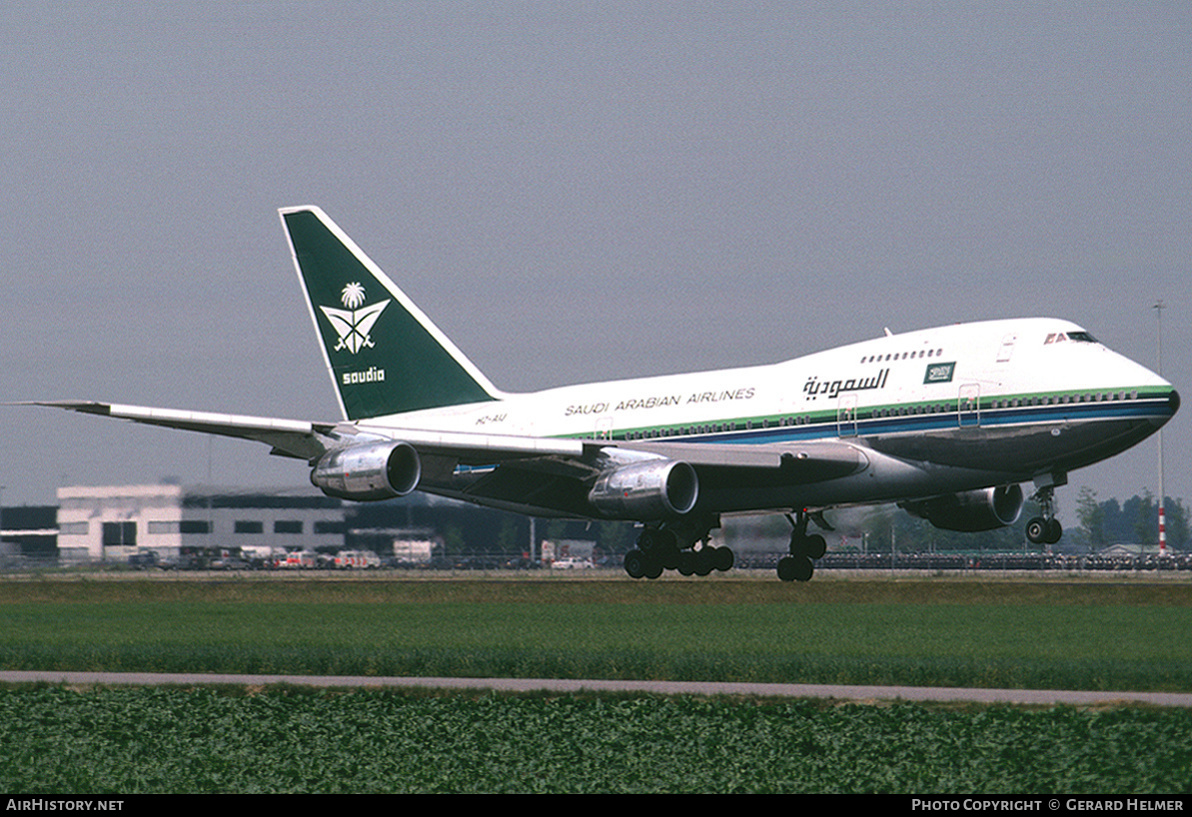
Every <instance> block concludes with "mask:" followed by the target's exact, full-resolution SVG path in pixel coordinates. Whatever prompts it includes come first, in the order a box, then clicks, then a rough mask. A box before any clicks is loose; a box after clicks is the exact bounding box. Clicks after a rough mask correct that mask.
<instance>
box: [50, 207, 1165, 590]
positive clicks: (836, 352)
mask: <svg viewBox="0 0 1192 817" xmlns="http://www.w3.org/2000/svg"><path fill="white" fill-rule="evenodd" d="M280 215H281V220H282V224H283V226H284V228H285V232H286V235H287V236H288V238H289V244H290V249H291V251H292V254H293V259H294V265H295V267H296V269H297V271H298V276H299V280H300V282H301V283H302V291H303V294H304V295H305V297H306V301H307V306H308V307H309V310H310V316H311V319H312V321H313V322H314V326H315V332H316V334H317V335H318V337H319V339H320V341H321V346H322V350H323V358H324V361H325V363H326V365H327V370H328V372H329V373H330V375H331V381H332V383H333V384H334V386H335V392H336V395H337V397H338V400H339V405H340V408H341V410H342V417H341V418H340V419H338V420H329V421H327V422H312V421H304V420H301V421H300V420H282V419H272V418H261V417H242V416H231V415H221V414H210V413H203V412H187V411H175V410H169V409H158V408H145V407H139V406H128V405H119V404H114V403H98V402H90V401H56V402H42V403H39V405H49V406H57V407H61V408H66V409H71V410H75V411H82V412H88V413H92V414H100V415H105V416H110V417H117V418H122V419H126V420H132V421H135V422H139V423H149V424H152V425H159V426H168V427H171V428H180V429H188V430H192V431H201V432H205V433H208V434H219V435H224V436H230V437H239V438H243V439H249V440H256V441H258V442H263V443H266V444H267V445H269V446H271V447H272V449H273V453H275V454H282V455H286V456H290V457H295V458H297V459H300V460H304V461H305V462H306V463H307V464H308V466H309V467H310V469H311V470H310V479H311V481H312V482H313V483H314V484H315V485H316V486H318V487H319V488H320V489H322V490H323V492H324V493H326V494H328V495H331V496H335V497H342V498H345V499H349V500H357V501H368V500H383V499H388V498H391V497H400V496H405V495H406V494H409V493H410V492H412V491H415V490H421V491H427V492H429V493H433V494H438V495H441V496H446V497H452V498H455V499H460V500H465V501H468V502H474V503H477V504H481V505H487V506H491V507H495V508H502V509H506V510H512V511H518V512H522V513H526V514H531V515H534V516H540V517H567V518H586V519H613V520H625V521H632V522H636V523H639V524H640V525H641V527H642V530H641V534H640V536H639V538H638V540H637V546H636V547H635V548H634V549H632V550H631V551H630V552H629V553H628V554H627V555H626V557H625V570H626V571H627V572H628V573H629V575H631V576H633V577H635V578H639V577H651V578H653V577H657V576H659V575H660V574H661V573H662V571H663V570H666V569H675V570H680V571H682V572H684V573H687V574H690V573H698V574H706V573H708V572H710V571H712V570H728V569H730V568H731V567H732V564H733V554H732V552H731V551H730V550H728V549H727V548H724V547H712V546H711V545H710V536H711V531H713V530H714V529H716V528H718V527H719V526H720V524H721V519H722V518H723V517H725V516H728V515H732V514H758V513H782V514H786V515H787V517H788V518H789V519H790V520H791V522H792V527H793V531H792V533H791V539H790V555H789V556H786V557H784V558H783V559H782V560H781V561H780V563H779V566H778V576H779V578H780V579H782V580H784V581H791V580H798V581H806V580H808V579H810V578H811V575H812V572H813V570H814V560H816V559H818V558H820V557H821V556H823V554H824V550H825V542H824V538H823V537H822V536H821V535H818V534H815V533H810V532H809V524H810V523H811V522H813V521H814V522H816V524H817V525H821V524H823V516H822V512H823V511H825V510H827V509H830V508H833V507H841V506H849V505H864V504H882V503H897V504H898V505H900V506H901V507H902V508H904V509H905V510H907V511H909V512H910V513H912V514H914V515H916V516H920V517H923V518H925V519H928V520H930V521H931V522H932V523H933V524H935V525H936V526H938V527H940V528H945V529H948V530H956V531H978V530H986V529H992V528H995V527H999V526H1003V525H1008V524H1012V523H1014V522H1015V521H1017V519H1018V517H1019V515H1020V513H1021V510H1022V507H1023V504H1024V501H1025V494H1024V491H1023V489H1022V485H1024V484H1026V485H1028V486H1029V487H1028V490H1030V491H1031V493H1032V494H1033V497H1034V499H1035V500H1037V501H1038V503H1039V505H1040V507H1041V509H1042V514H1041V515H1040V516H1039V517H1037V518H1035V519H1032V520H1030V521H1029V522H1028V523H1027V526H1026V535H1027V537H1028V538H1029V539H1030V540H1031V541H1032V542H1035V543H1043V542H1055V541H1058V539H1059V538H1060V536H1061V533H1062V532H1061V529H1060V524H1059V522H1058V521H1057V520H1056V519H1055V517H1054V512H1053V492H1054V490H1055V488H1056V487H1058V486H1061V485H1064V484H1065V483H1066V482H1067V481H1068V474H1069V472H1071V471H1073V470H1075V469H1077V468H1081V467H1083V466H1086V465H1090V464H1091V463H1095V462H1098V461H1099V460H1103V459H1105V458H1107V457H1111V456H1113V455H1115V454H1117V453H1119V452H1122V451H1125V450H1126V449H1127V448H1130V447H1131V446H1133V445H1135V444H1137V443H1139V442H1140V441H1142V440H1143V439H1145V438H1146V437H1148V436H1150V435H1151V434H1153V433H1154V432H1155V431H1157V430H1158V429H1159V428H1160V427H1161V426H1162V425H1163V424H1164V423H1166V422H1167V421H1168V420H1170V419H1171V418H1172V417H1173V416H1174V415H1175V413H1176V411H1177V410H1178V408H1179V402H1180V400H1179V394H1178V393H1177V392H1176V390H1175V389H1174V388H1173V387H1172V385H1171V384H1170V383H1168V382H1167V381H1166V380H1164V379H1163V378H1161V377H1159V376H1158V375H1157V374H1155V373H1154V372H1152V371H1149V370H1148V369H1146V368H1144V367H1143V366H1140V365H1139V364H1137V363H1134V362H1133V361H1130V360H1128V359H1126V358H1125V357H1122V356H1121V355H1118V354H1116V353H1114V352H1112V351H1110V350H1109V349H1107V348H1106V347H1105V346H1103V345H1102V344H1101V343H1099V342H1097V340H1095V339H1094V338H1093V337H1092V335H1090V334H1089V333H1088V332H1087V331H1085V330H1084V329H1082V328H1081V327H1079V326H1077V325H1075V324H1073V323H1070V322H1068V321H1064V320H1058V319H1054V318H1029V319H1021V320H1000V321H986V322H981V323H969V324H957V325H953V326H946V327H940V328H936V329H925V330H922V331H915V332H907V333H905V334H890V333H887V334H886V335H885V336H884V337H879V338H876V339H874V340H866V341H861V342H859V343H854V344H852V345H849V346H844V347H841V348H838V349H831V350H828V351H823V352H817V353H815V354H811V355H807V356H805V357H800V358H796V359H794V360H788V361H785V362H782V363H774V364H772V365H766V366H754V367H750V368H742V369H728V370H723V371H709V372H697V373H692V374H681V375H670V376H665V377H654V378H641V379H633V380H618V381H610V382H604V383H591V384H586V385H577V386H567V387H562V388H554V389H548V390H545V391H539V392H534V393H529V394H511V393H507V392H504V391H501V390H500V389H498V388H496V387H495V386H494V385H493V384H492V383H491V382H489V380H488V379H487V378H486V377H485V376H484V375H483V374H482V373H481V372H480V371H479V370H478V369H477V368H476V366H474V365H473V364H472V362H471V361H469V360H468V359H467V357H465V356H464V355H463V353H462V352H460V350H459V349H457V348H456V347H455V345H454V344H453V343H452V342H451V341H450V340H449V339H448V338H447V337H446V336H444V335H443V333H442V332H440V331H439V329H438V328H437V327H436V326H435V325H434V324H433V323H432V322H431V321H430V319H429V318H427V316H426V315H424V314H423V313H422V311H421V310H419V309H418V307H417V306H415V305H414V304H413V303H412V302H411V301H410V299H409V298H407V297H406V295H405V293H403V292H402V291H401V289H399V288H398V286H397V285H396V284H395V283H394V282H393V281H392V280H390V278H389V277H388V276H387V275H386V274H385V273H384V272H382V271H381V270H380V269H379V268H378V267H377V265H376V264H374V263H373V262H372V260H370V259H369V258H368V256H367V255H365V254H364V252H362V251H361V250H360V248H359V247H357V246H356V244H355V243H353V242H352V240H351V239H350V238H348V236H347V235H345V234H344V233H343V231H341V230H340V229H339V227H338V226H336V225H335V224H334V223H333V222H332V221H331V219H329V218H328V217H327V216H326V215H325V214H324V213H323V212H322V211H321V210H319V209H318V208H316V207H293V208H285V209H282V210H281V211H280Z"/></svg>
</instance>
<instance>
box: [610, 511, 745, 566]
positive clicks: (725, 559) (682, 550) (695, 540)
mask: <svg viewBox="0 0 1192 817" xmlns="http://www.w3.org/2000/svg"><path fill="white" fill-rule="evenodd" d="M712 527H713V526H712V525H711V524H709V525H703V526H699V527H696V528H688V529H683V528H672V527H654V526H647V527H645V528H643V529H642V532H641V535H640V536H639V537H638V538H637V547H635V548H633V549H632V550H630V551H629V552H628V553H626V554H625V572H626V573H628V574H629V575H630V576H632V577H633V578H635V579H641V578H647V579H657V578H658V577H659V576H661V575H662V571H664V570H677V571H679V572H680V573H682V574H683V575H684V576H692V575H694V576H707V575H708V574H710V573H712V571H714V570H721V571H726V570H732V568H733V562H734V561H735V557H734V556H733V552H732V550H730V549H729V548H727V547H714V546H713V545H712V544H711V543H710V541H709V540H710V539H711V529H712Z"/></svg>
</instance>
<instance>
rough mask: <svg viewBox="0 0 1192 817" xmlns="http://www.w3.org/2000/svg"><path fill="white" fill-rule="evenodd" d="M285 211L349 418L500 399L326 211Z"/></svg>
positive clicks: (297, 262)
mask: <svg viewBox="0 0 1192 817" xmlns="http://www.w3.org/2000/svg"><path fill="white" fill-rule="evenodd" d="M279 212H280V214H281V220H282V224H283V226H284V227H285V229H286V235H287V236H288V238H289V242H290V251H291V253H292V254H293V256H294V266H295V267H296V268H297V270H298V277H299V278H300V279H301V280H302V287H303V292H304V293H305V295H306V302H307V306H308V307H309V308H310V314H311V319H312V320H313V321H314V323H315V331H316V332H317V333H318V336H319V340H320V341H321V342H322V348H323V357H324V360H325V361H326V363H327V369H328V371H329V372H330V373H331V380H332V382H333V383H334V384H335V390H336V394H337V395H338V396H339V403H340V408H341V409H342V410H343V412H344V416H345V417H346V418H348V419H349V420H362V419H368V418H371V417H381V416H384V415H388V414H398V413H401V412H405V411H417V410H419V409H429V408H441V407H444V406H457V405H462V404H465V403H477V402H482V401H486V400H496V399H499V398H498V392H497V390H496V389H495V388H493V385H492V384H491V383H490V382H489V381H488V379H487V378H485V377H484V375H482V374H481V373H480V371H479V370H478V369H477V368H476V367H475V366H474V365H473V364H472V362H471V361H469V360H468V359H467V358H466V357H464V355H463V354H462V353H461V352H460V351H459V349H457V348H456V347H455V344H453V343H452V342H451V341H450V340H448V339H447V337H446V336H445V335H444V334H443V333H442V332H440V331H439V329H438V328H437V327H436V326H435V325H434V324H433V323H431V321H430V319H429V318H427V317H426V315H424V314H423V313H422V310H420V309H419V308H418V307H417V306H415V305H414V304H413V302H412V301H410V299H409V298H407V297H406V295H405V293H404V292H402V291H401V290H400V289H398V287H397V285H396V284H394V283H393V281H391V280H390V279H389V276H387V275H386V274H385V273H384V272H382V271H381V270H380V268H379V267H377V265H376V264H374V263H373V262H372V260H371V259H370V258H369V257H368V256H367V255H365V254H364V253H363V252H362V251H361V250H360V248H359V247H357V246H356V244H355V243H354V242H353V241H352V240H351V239H350V238H348V237H347V236H346V235H345V234H344V233H343V231H342V230H340V229H339V227H337V226H336V225H335V223H334V222H333V221H331V219H329V218H328V217H327V215H326V214H325V213H324V212H323V211H322V210H320V209H319V208H317V207H287V208H283V209H282V210H280V211H279Z"/></svg>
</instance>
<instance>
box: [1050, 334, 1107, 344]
mask: <svg viewBox="0 0 1192 817" xmlns="http://www.w3.org/2000/svg"><path fill="white" fill-rule="evenodd" d="M1067 340H1071V341H1075V342H1076V343H1096V342H1097V339H1096V338H1095V337H1093V336H1092V335H1090V334H1089V333H1088V332H1052V333H1051V334H1049V335H1048V336H1047V340H1045V341H1043V345H1044V346H1046V345H1047V344H1049V343H1062V342H1063V341H1067Z"/></svg>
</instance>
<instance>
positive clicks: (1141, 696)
mask: <svg viewBox="0 0 1192 817" xmlns="http://www.w3.org/2000/svg"><path fill="white" fill-rule="evenodd" d="M0 683H7V684H28V683H50V684H77V685H105V686H145V685H157V686H170V685H174V686H177V685H182V686H194V685H202V684H211V685H216V684H219V685H232V686H270V685H277V684H289V685H293V686H310V687H328V688H333V687H342V688H386V687H396V688H424V689H457V690H490V691H495V692H559V693H572V692H583V691H592V692H644V693H651V694H656V695H731V696H747V697H758V698H820V699H828V700H839V701H855V702H877V701H935V702H968V703H984V704H1027V705H1037V706H1055V705H1060V704H1065V705H1071V706H1091V705H1107V704H1147V705H1151V706H1166V707H1189V706H1192V693H1178V692H1124V691H1110V692H1088V691H1081V690H1048V689H966V688H962V687H904V686H837V685H830V684H737V683H716V682H704V681H615V680H613V681H606V680H594V679H589V680H568V679H551V678H417V677H377V676H368V675H235V674H219V673H139V672H127V673H126V672H58V671H42V670H32V671H5V672H0Z"/></svg>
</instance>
